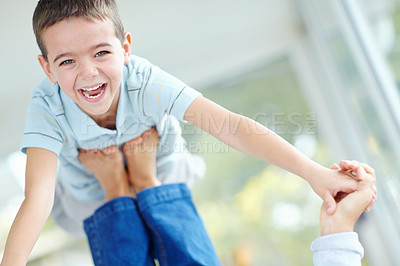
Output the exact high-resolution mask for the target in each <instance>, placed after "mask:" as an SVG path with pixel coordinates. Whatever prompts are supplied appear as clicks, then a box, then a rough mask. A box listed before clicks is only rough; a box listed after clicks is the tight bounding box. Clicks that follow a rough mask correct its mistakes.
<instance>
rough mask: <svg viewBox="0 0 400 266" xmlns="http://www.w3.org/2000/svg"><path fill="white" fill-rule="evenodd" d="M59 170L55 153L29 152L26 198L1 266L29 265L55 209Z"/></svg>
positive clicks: (35, 150)
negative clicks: (34, 247) (33, 251)
mask: <svg viewBox="0 0 400 266" xmlns="http://www.w3.org/2000/svg"><path fill="white" fill-rule="evenodd" d="M56 168H57V155H56V154H55V153H53V152H50V151H47V150H44V149H40V148H28V149H27V162H26V174H25V199H24V201H23V203H22V205H21V207H20V209H19V211H18V214H17V216H16V217H15V220H14V222H13V224H12V226H11V230H10V233H9V235H8V238H7V243H6V247H5V250H4V256H3V260H2V262H1V265H2V266H5V265H12V266H18V265H26V263H27V260H28V257H29V254H30V252H31V250H32V248H33V246H34V245H35V243H36V240H37V239H38V237H39V235H40V232H41V230H42V228H43V226H44V223H45V222H46V219H47V218H48V216H49V215H50V212H51V209H52V207H53V202H54V190H55V180H56Z"/></svg>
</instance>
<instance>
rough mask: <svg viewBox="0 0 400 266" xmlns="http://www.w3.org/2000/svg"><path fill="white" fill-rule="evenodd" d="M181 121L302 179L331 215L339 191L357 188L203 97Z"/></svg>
mask: <svg viewBox="0 0 400 266" xmlns="http://www.w3.org/2000/svg"><path fill="white" fill-rule="evenodd" d="M184 119H185V120H186V121H188V122H190V123H191V124H193V125H195V126H197V127H199V128H201V129H202V130H204V131H206V132H208V133H209V134H211V135H213V136H214V137H216V138H217V139H219V140H220V141H222V142H224V143H226V144H227V145H229V146H231V147H232V148H234V149H236V150H239V151H241V152H244V153H247V154H249V155H252V156H254V157H256V158H258V159H261V160H263V161H265V162H268V163H271V164H274V165H276V166H278V167H281V168H283V169H285V170H287V171H289V172H292V173H294V174H296V175H298V176H300V177H302V178H304V179H305V180H307V181H308V182H309V183H310V185H311V187H312V188H313V190H314V191H315V192H316V193H317V194H318V195H319V196H320V197H321V198H322V199H323V200H324V201H325V203H326V204H327V210H328V213H330V214H332V213H334V212H335V209H336V202H335V199H334V197H335V196H336V194H337V193H338V192H344V193H350V192H353V191H355V190H356V188H357V181H356V180H354V179H352V178H350V177H349V176H348V175H346V174H344V173H343V172H340V171H338V170H332V169H328V168H325V167H323V166H321V165H319V164H317V163H316V162H314V161H312V160H311V159H309V158H307V157H306V156H304V155H303V154H302V153H300V152H299V151H298V150H297V149H296V148H294V147H293V146H292V145H291V144H290V143H288V142H287V141H285V140H284V139H283V138H281V137H280V136H278V135H277V134H275V133H274V132H273V131H271V130H269V129H268V128H266V127H265V126H263V125H261V124H259V123H257V122H256V121H254V120H252V119H250V118H247V117H244V116H241V115H238V114H235V113H233V112H230V111H228V110H227V109H225V108H223V107H221V106H219V105H218V104H216V103H214V102H212V101H210V100H208V99H206V98H204V97H198V98H196V100H194V102H193V103H192V104H191V105H190V106H189V108H188V109H187V111H186V113H185V116H184Z"/></svg>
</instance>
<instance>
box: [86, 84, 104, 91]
mask: <svg viewBox="0 0 400 266" xmlns="http://www.w3.org/2000/svg"><path fill="white" fill-rule="evenodd" d="M101 86H103V84H101V85H99V86H97V87H94V88H91V89H82V90H83V91H94V90H97V89H98V88H100V87H101Z"/></svg>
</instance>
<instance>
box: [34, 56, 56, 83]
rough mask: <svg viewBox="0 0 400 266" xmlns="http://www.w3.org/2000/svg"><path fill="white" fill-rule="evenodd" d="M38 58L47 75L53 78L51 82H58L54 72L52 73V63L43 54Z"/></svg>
mask: <svg viewBox="0 0 400 266" xmlns="http://www.w3.org/2000/svg"><path fill="white" fill-rule="evenodd" d="M38 60H39V64H40V66H41V67H42V69H43V71H44V73H45V74H46V76H47V77H48V78H49V79H50V80H51V82H53V83H57V79H56V78H55V77H54V75H53V73H51V70H50V64H49V62H47V60H46V58H44V56H43V55H38Z"/></svg>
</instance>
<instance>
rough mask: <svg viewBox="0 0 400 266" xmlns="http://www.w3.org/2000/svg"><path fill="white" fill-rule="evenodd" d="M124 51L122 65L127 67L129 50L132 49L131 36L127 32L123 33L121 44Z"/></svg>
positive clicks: (129, 55)
mask: <svg viewBox="0 0 400 266" xmlns="http://www.w3.org/2000/svg"><path fill="white" fill-rule="evenodd" d="M122 48H123V49H124V64H125V65H127V64H129V62H130V60H131V59H130V57H131V48H132V35H131V34H130V33H129V32H125V33H124V43H123V44H122Z"/></svg>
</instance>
